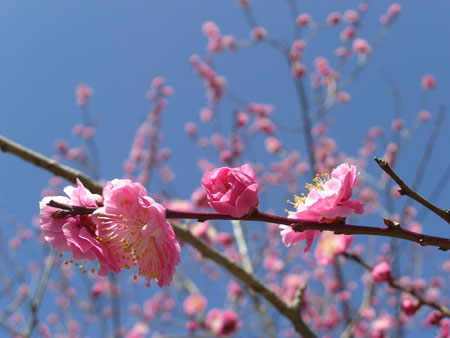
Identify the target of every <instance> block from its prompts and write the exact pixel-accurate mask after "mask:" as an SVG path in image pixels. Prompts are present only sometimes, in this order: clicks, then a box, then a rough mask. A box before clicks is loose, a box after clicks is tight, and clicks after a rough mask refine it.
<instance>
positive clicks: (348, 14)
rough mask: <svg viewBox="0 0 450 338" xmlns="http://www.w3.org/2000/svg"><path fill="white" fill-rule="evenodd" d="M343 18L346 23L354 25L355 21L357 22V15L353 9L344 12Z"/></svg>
mask: <svg viewBox="0 0 450 338" xmlns="http://www.w3.org/2000/svg"><path fill="white" fill-rule="evenodd" d="M344 18H345V21H347V22H348V23H355V22H356V21H358V20H359V14H358V12H357V11H355V10H354V9H349V10H347V11H345V13H344Z"/></svg>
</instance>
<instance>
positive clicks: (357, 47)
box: [353, 38, 372, 54]
mask: <svg viewBox="0 0 450 338" xmlns="http://www.w3.org/2000/svg"><path fill="white" fill-rule="evenodd" d="M353 50H354V51H355V53H360V54H370V53H372V47H371V46H370V45H369V43H368V42H367V41H366V40H364V39H361V38H359V39H355V41H353Z"/></svg>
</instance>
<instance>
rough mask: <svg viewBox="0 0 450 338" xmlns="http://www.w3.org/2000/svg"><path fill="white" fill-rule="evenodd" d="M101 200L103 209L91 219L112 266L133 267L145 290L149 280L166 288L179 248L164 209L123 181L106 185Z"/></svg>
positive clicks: (178, 259)
mask: <svg viewBox="0 0 450 338" xmlns="http://www.w3.org/2000/svg"><path fill="white" fill-rule="evenodd" d="M103 198H104V207H102V208H100V209H97V210H96V211H95V213H94V214H93V217H92V219H93V221H94V223H95V224H97V230H96V234H97V236H98V239H99V240H100V241H101V242H102V243H105V244H106V246H107V247H108V248H109V249H110V250H111V252H112V254H113V257H114V260H115V263H116V264H117V265H119V266H120V267H121V268H125V269H131V268H133V267H136V269H137V270H138V271H137V274H138V275H140V276H144V278H145V279H146V280H147V284H146V285H147V286H150V280H151V279H152V278H155V279H157V280H158V285H159V286H160V287H162V286H164V285H169V284H170V282H171V281H172V278H173V274H174V273H175V266H176V265H177V264H178V263H179V262H180V245H179V244H178V241H177V239H176V238H175V234H174V231H173V229H172V227H171V226H170V224H169V223H168V222H167V221H166V218H165V209H164V207H163V206H162V205H161V204H158V203H156V202H155V201H154V200H153V199H152V198H150V197H149V196H148V195H147V190H146V189H145V188H144V187H143V186H142V185H141V184H140V183H134V182H132V181H130V180H126V179H115V180H113V181H109V182H108V183H107V184H106V186H105V188H103ZM134 278H135V279H137V276H136V275H135V277H134Z"/></svg>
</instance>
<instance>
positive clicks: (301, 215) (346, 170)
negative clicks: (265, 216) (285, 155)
mask: <svg viewBox="0 0 450 338" xmlns="http://www.w3.org/2000/svg"><path fill="white" fill-rule="evenodd" d="M357 177H358V173H357V172H356V167H355V166H353V165H349V164H348V163H343V164H341V165H340V166H338V167H337V168H336V169H334V170H333V171H332V172H331V176H329V175H328V173H327V174H323V175H322V176H321V177H320V176H318V175H317V176H316V178H315V179H314V180H313V181H314V183H313V184H307V185H306V188H307V189H308V190H309V194H308V195H307V196H303V197H299V196H295V204H294V205H295V207H296V209H297V211H296V212H290V213H289V218H294V219H298V220H302V221H311V222H320V223H332V222H336V221H339V220H340V219H345V218H346V217H348V216H351V215H352V214H354V213H356V214H362V213H363V212H364V208H363V205H362V204H361V203H360V202H359V201H356V200H350V197H351V196H352V192H353V186H354V185H355V182H356V179H357ZM280 229H281V230H282V231H281V238H282V240H283V243H284V244H285V245H286V246H290V245H292V244H295V243H297V242H298V241H302V240H305V241H306V247H305V252H306V251H309V249H310V248H311V245H312V242H313V239H314V236H315V235H318V234H319V231H318V230H307V231H303V232H295V231H294V230H293V229H292V227H291V226H288V225H280Z"/></svg>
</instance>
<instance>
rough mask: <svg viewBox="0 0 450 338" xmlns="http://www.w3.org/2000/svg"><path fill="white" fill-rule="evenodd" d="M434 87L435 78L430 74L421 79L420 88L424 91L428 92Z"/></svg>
mask: <svg viewBox="0 0 450 338" xmlns="http://www.w3.org/2000/svg"><path fill="white" fill-rule="evenodd" d="M434 87H436V78H435V77H434V75H432V74H425V75H424V76H423V77H422V88H423V89H425V90H430V89H433V88H434Z"/></svg>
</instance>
